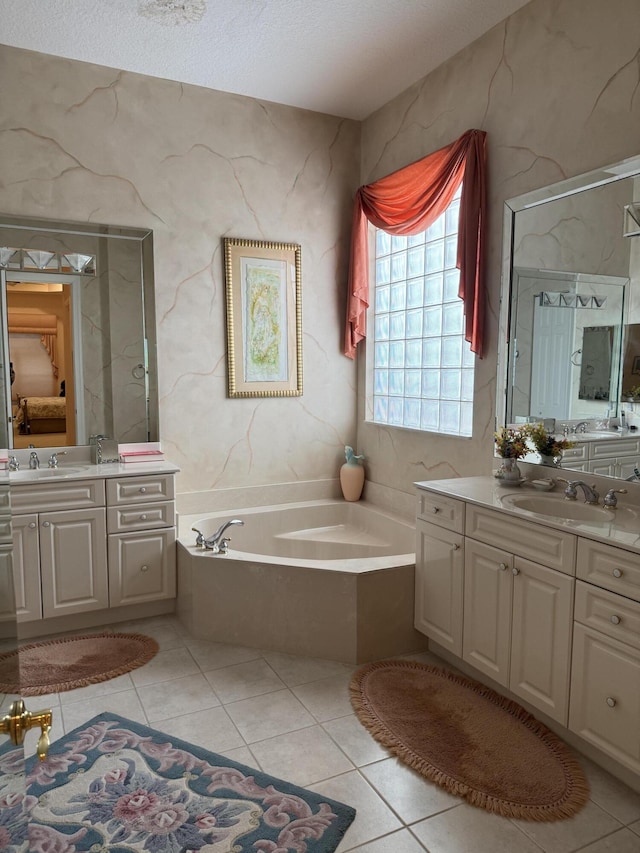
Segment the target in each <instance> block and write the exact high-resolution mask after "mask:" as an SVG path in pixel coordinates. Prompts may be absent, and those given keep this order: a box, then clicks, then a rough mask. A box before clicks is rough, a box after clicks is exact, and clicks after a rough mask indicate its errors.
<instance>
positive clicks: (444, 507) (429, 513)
mask: <svg viewBox="0 0 640 853" xmlns="http://www.w3.org/2000/svg"><path fill="white" fill-rule="evenodd" d="M418 518H420V519H422V520H423V521H428V522H430V523H431V524H435V525H437V526H438V527H444V528H446V529H447V530H453V531H454V532H455V533H462V532H463V530H464V501H458V500H456V499H455V498H448V497H445V496H444V495H440V494H437V493H436V492H427V491H425V490H424V489H418Z"/></svg>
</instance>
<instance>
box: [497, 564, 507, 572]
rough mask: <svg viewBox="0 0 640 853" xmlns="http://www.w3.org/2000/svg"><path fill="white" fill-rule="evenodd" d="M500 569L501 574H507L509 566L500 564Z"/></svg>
mask: <svg viewBox="0 0 640 853" xmlns="http://www.w3.org/2000/svg"><path fill="white" fill-rule="evenodd" d="M498 568H499V569H500V571H501V572H506V571H507V569H508V568H509V566H508V565H507V564H506V563H498Z"/></svg>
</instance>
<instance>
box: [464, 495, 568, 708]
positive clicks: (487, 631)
mask: <svg viewBox="0 0 640 853" xmlns="http://www.w3.org/2000/svg"><path fill="white" fill-rule="evenodd" d="M465 527H466V533H467V536H466V537H465V573H464V620H463V654H462V657H463V659H464V660H465V661H467V663H469V664H471V666H474V667H475V668H476V669H478V670H480V671H481V672H484V673H485V674H486V675H488V676H490V677H491V678H492V679H493V680H494V681H496V682H497V683H498V684H501V685H503V686H504V687H507V688H509V689H510V690H511V692H512V693H514V694H515V695H516V696H519V697H520V698H522V699H525V700H526V701H528V702H529V703H530V704H531V705H533V706H535V707H536V708H539V709H540V710H542V711H544V712H545V713H546V714H548V715H549V717H551V718H552V719H554V720H557V721H558V722H560V723H562V724H563V725H566V722H567V714H568V708H569V670H570V662H571V661H570V658H571V621H572V613H573V588H574V583H575V581H574V578H573V577H572V576H571V574H570V573H571V572H572V571H573V558H574V554H575V547H576V542H575V536H572V535H570V534H564V533H561V532H558V531H547V530H545V528H543V527H540V526H539V525H537V524H532V523H530V522H527V521H522V520H520V519H514V524H513V525H512V524H511V520H510V521H509V523H508V524H506V523H505V517H504V516H501V515H500V514H498V513H495V512H492V511H490V510H485V509H482V508H478V507H475V506H468V507H467V513H466V526H465ZM474 536H475V537H478V539H481V540H482V541H478V539H476V538H472V537H474ZM488 543H490V544H488ZM497 545H499V546H501V547H496V546H497ZM531 556H536V558H537V559H538V560H542V559H545V558H546V562H547V563H549V564H551V565H541V564H540V563H539V562H536V561H533V560H531V559H528V558H529V557H531Z"/></svg>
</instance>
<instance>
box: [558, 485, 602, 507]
mask: <svg viewBox="0 0 640 853" xmlns="http://www.w3.org/2000/svg"><path fill="white" fill-rule="evenodd" d="M564 482H565V483H567V488H566V489H565V490H564V496H565V498H566V499H567V500H568V501H575V499H576V498H577V497H578V489H577V486H580V487H581V489H582V493H583V494H584V502H585V503H587V504H597V503H598V498H599V497H600V495H599V494H598V492H597V491H596V487H595V483H594V485H593V486H588V485H587V484H586V483H585V482H584V480H571V482H568V481H567V480H564Z"/></svg>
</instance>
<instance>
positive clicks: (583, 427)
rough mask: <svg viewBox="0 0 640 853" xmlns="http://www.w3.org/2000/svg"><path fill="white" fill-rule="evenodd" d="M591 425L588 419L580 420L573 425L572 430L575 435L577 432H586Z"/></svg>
mask: <svg viewBox="0 0 640 853" xmlns="http://www.w3.org/2000/svg"><path fill="white" fill-rule="evenodd" d="M588 426H589V424H588V422H587V421H580V422H579V423H577V424H576V425H575V426H572V427H571V432H572V433H573V434H574V435H575V434H576V433H577V432H582V433H584V432H586V431H587V427H588Z"/></svg>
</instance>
